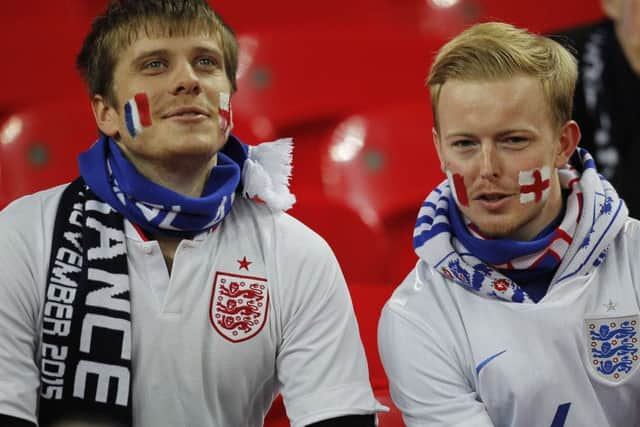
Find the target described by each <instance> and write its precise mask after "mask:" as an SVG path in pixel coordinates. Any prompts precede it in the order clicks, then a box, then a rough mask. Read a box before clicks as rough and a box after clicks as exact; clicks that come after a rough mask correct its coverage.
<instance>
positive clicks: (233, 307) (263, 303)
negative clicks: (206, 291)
mask: <svg viewBox="0 0 640 427" xmlns="http://www.w3.org/2000/svg"><path fill="white" fill-rule="evenodd" d="M268 309H269V290H268V287H267V279H263V278H259V277H251V276H240V275H237V274H231V273H222V272H219V271H218V272H216V276H215V279H214V281H213V291H212V292H211V302H210V305H209V319H210V320H211V325H212V326H213V328H214V329H215V330H216V331H218V333H219V334H220V335H222V336H223V337H224V338H226V339H227V340H229V341H231V342H234V343H237V342H241V341H246V340H248V339H250V338H252V337H254V336H255V335H257V334H258V332H260V330H262V328H263V327H264V324H265V323H266V319H267V312H268Z"/></svg>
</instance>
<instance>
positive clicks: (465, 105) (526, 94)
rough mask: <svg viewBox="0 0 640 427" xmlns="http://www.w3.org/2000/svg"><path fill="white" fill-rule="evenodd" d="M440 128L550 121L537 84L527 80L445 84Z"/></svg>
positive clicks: (537, 81)
mask: <svg viewBox="0 0 640 427" xmlns="http://www.w3.org/2000/svg"><path fill="white" fill-rule="evenodd" d="M437 111H438V122H439V124H440V126H441V127H444V128H446V127H451V126H454V127H461V126H469V127H477V128H484V129H486V128H491V127H502V126H505V125H507V124H508V125H509V126H517V125H518V124H520V123H522V124H524V123H527V124H528V125H529V126H540V125H543V124H545V125H546V123H544V122H546V121H550V120H551V116H550V107H549V105H548V102H547V100H546V97H545V94H544V90H543V87H542V84H541V82H540V81H539V80H538V79H536V78H534V77H530V76H514V77H508V78H504V79H501V80H455V79H454V80H447V81H446V82H445V83H444V84H443V85H442V89H441V91H440V98H439V100H438V109H437Z"/></svg>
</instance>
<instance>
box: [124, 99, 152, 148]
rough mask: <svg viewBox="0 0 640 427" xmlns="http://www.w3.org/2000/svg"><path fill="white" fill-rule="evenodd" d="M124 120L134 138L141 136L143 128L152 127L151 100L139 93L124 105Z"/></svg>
mask: <svg viewBox="0 0 640 427" xmlns="http://www.w3.org/2000/svg"><path fill="white" fill-rule="evenodd" d="M124 119H125V122H126V124H127V130H128V131H129V134H130V135H131V137H132V138H135V137H136V136H138V135H140V133H141V132H142V129H143V128H146V127H149V126H151V112H150V110H149V98H148V97H147V94H146V93H138V94H136V95H135V96H134V97H133V98H131V99H130V100H129V101H127V103H126V104H124Z"/></svg>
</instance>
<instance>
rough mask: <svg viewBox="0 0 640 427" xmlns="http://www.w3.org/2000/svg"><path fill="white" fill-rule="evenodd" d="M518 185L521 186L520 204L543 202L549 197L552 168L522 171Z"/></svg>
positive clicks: (544, 167) (545, 167)
mask: <svg viewBox="0 0 640 427" xmlns="http://www.w3.org/2000/svg"><path fill="white" fill-rule="evenodd" d="M518 184H520V203H522V204H527V203H531V202H535V203H540V202H543V201H545V200H547V198H548V197H549V189H550V187H551V168H550V167H549V166H543V167H541V168H536V169H531V170H527V171H521V172H520V173H519V174H518Z"/></svg>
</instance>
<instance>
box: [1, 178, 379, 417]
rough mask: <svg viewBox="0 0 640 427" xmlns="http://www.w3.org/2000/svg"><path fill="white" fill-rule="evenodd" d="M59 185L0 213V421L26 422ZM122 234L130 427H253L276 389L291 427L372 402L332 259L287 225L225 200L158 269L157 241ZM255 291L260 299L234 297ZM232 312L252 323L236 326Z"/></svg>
mask: <svg viewBox="0 0 640 427" xmlns="http://www.w3.org/2000/svg"><path fill="white" fill-rule="evenodd" d="M63 188H64V187H63V186H61V187H56V188H54V189H51V190H47V191H44V192H40V193H37V194H35V195H32V196H27V197H25V198H22V199H19V200H17V201H15V202H14V203H12V204H11V205H10V206H9V207H7V208H6V209H5V210H4V211H2V212H1V213H0V235H1V236H2V237H1V238H0V271H1V272H2V276H1V277H0V325H1V327H0V413H2V414H6V415H11V416H14V417H18V418H23V419H27V420H30V421H33V422H35V421H36V418H37V416H36V414H37V401H38V389H39V386H40V378H39V366H40V354H41V349H40V346H41V334H42V333H41V328H42V319H43V298H44V292H45V282H46V278H47V272H48V263H49V257H50V250H51V238H52V233H53V224H54V219H55V214H56V208H57V204H58V201H59V199H60V196H61V193H62V191H63ZM125 234H126V238H127V242H126V246H127V258H128V267H129V278H130V279H129V280H130V292H131V322H132V372H133V382H132V409H133V423H134V425H135V426H189V427H200V426H201V427H205V426H206V427H211V426H233V427H242V426H261V425H262V424H263V417H264V415H265V414H266V412H267V411H268V409H269V407H270V405H271V402H272V400H273V399H274V397H275V396H276V394H277V393H278V392H279V391H281V392H282V394H283V397H284V401H285V405H286V409H287V414H288V416H289V418H290V419H291V423H292V426H294V427H298V426H304V425H307V424H310V423H313V422H316V421H319V420H323V419H327V418H332V417H336V416H340V415H345V414H367V413H373V412H375V411H376V410H377V409H379V408H380V406H379V405H378V404H377V402H376V401H375V399H374V397H373V393H372V390H371V386H370V384H369V378H368V372H367V363H366V358H365V354H364V351H363V347H362V343H361V340H360V337H359V333H358V327H357V323H356V319H355V317H354V314H353V309H352V306H351V300H350V297H349V293H348V290H347V287H346V285H345V282H344V278H343V276H342V273H341V271H340V268H339V266H338V263H337V261H336V259H335V257H334V256H333V253H332V252H331V250H330V248H329V247H328V245H327V244H326V243H325V242H324V240H322V239H321V238H320V237H319V236H318V235H316V234H315V233H313V232H312V231H310V230H309V229H308V228H307V227H305V226H304V225H302V224H301V223H300V222H298V221H297V220H295V219H294V218H292V217H290V216H289V215H286V214H283V213H273V212H271V211H270V210H269V209H268V208H267V207H266V206H264V205H260V204H257V203H254V202H251V201H248V200H246V199H242V198H238V199H237V200H236V202H235V204H234V207H233V210H232V212H231V213H230V214H229V215H228V217H227V218H225V220H224V221H223V222H222V223H221V225H220V226H219V227H218V228H217V229H216V230H215V231H214V232H210V233H204V234H201V235H199V236H197V237H196V238H194V239H193V240H183V241H182V242H181V243H180V245H179V247H178V249H177V251H176V253H175V256H174V261H173V267H172V273H171V275H169V274H168V271H167V267H166V265H165V261H164V258H163V256H162V253H161V251H160V247H159V245H158V243H157V242H155V241H145V240H144V239H143V238H142V237H141V235H140V234H139V233H138V232H137V231H136V229H135V228H134V227H133V226H132V225H131V223H129V222H126V221H125ZM256 290H258V291H259V292H266V293H267V294H268V304H262V303H260V300H259V299H252V300H251V301H245V302H243V301H242V298H243V297H244V298H245V299H246V300H249V299H251V295H250V294H251V292H254V293H255V291H256ZM263 295H264V294H263ZM261 301H263V302H264V299H262V300H261ZM248 307H249V308H248ZM238 309H245V310H246V309H250V310H252V311H255V312H259V313H260V318H259V319H260V320H259V321H258V322H257V323H254V324H252V325H246V324H244V325H243V324H242V319H243V318H242V317H235V316H233V313H235V311H234V310H238ZM230 313H231V314H232V315H231V316H229V314H230ZM238 319H239V321H238V322H236V320H238Z"/></svg>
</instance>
